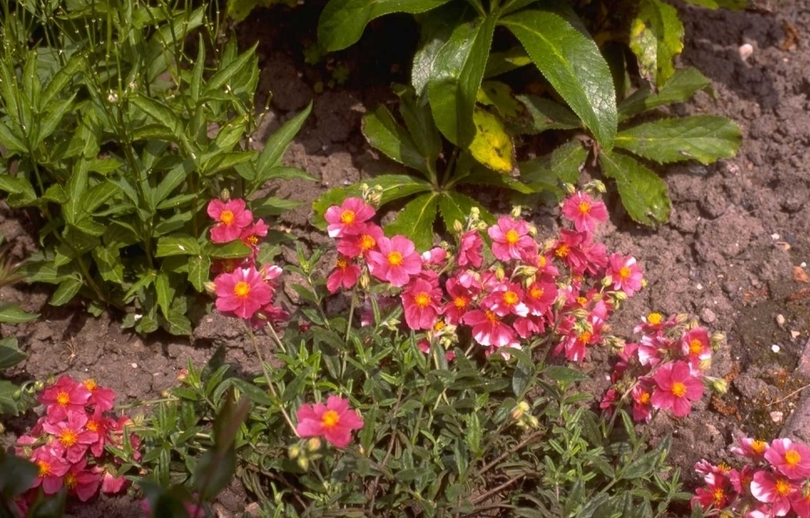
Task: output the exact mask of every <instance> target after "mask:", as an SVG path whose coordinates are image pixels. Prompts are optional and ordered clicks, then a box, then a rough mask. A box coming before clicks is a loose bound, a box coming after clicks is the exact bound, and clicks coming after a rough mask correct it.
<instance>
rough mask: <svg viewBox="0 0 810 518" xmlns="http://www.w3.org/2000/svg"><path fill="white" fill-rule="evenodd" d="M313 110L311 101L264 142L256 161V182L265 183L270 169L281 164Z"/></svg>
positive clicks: (258, 183)
mask: <svg viewBox="0 0 810 518" xmlns="http://www.w3.org/2000/svg"><path fill="white" fill-rule="evenodd" d="M311 111H312V103H311V102H310V103H309V104H308V105H307V107H306V108H304V109H303V110H301V112H300V113H298V114H297V115H296V116H295V117H293V118H292V119H290V120H288V121H287V122H285V123H284V124H283V125H282V126H281V127H280V128H279V129H278V130H276V132H275V133H273V134H272V135H271V136H270V138H268V139H267V142H265V143H264V149H262V152H261V154H260V155H259V158H258V160H257V161H256V184H257V185H261V184H263V183H264V182H265V181H266V180H267V179H269V177H268V176H267V175H269V173H270V170H271V169H272V168H274V167H277V166H279V165H281V159H282V158H283V157H284V153H286V152H287V148H288V147H289V146H290V143H291V142H292V140H293V138H295V136H296V135H297V134H298V132H299V131H301V127H302V126H303V125H304V122H305V121H306V120H307V117H309V114H310V112H311Z"/></svg>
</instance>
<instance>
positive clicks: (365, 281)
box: [357, 270, 371, 290]
mask: <svg viewBox="0 0 810 518" xmlns="http://www.w3.org/2000/svg"><path fill="white" fill-rule="evenodd" d="M357 282H358V284H359V285H360V288H362V289H363V290H367V289H368V286H369V284H371V278H370V277H369V276H368V272H366V271H365V270H364V271H363V273H362V275H360V280H359V281H357Z"/></svg>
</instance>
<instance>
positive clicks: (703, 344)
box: [681, 327, 712, 371]
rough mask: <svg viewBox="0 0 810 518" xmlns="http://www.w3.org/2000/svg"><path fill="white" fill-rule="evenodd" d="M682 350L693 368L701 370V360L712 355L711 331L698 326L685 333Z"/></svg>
mask: <svg viewBox="0 0 810 518" xmlns="http://www.w3.org/2000/svg"><path fill="white" fill-rule="evenodd" d="M681 351H682V352H683V355H684V356H685V357H686V359H687V360H688V361H689V365H690V366H691V367H692V370H693V371H699V370H700V364H701V362H703V361H704V360H708V359H709V358H711V357H712V347H711V341H710V340H709V332H708V331H706V330H705V329H704V328H702V327H696V328H694V329H690V330H689V331H687V332H686V333H684V335H683V338H682V339H681Z"/></svg>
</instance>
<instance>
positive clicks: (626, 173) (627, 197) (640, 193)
mask: <svg viewBox="0 0 810 518" xmlns="http://www.w3.org/2000/svg"><path fill="white" fill-rule="evenodd" d="M599 163H600V164H601V165H602V170H603V172H604V173H605V176H607V177H608V178H612V179H614V180H615V181H616V187H617V188H618V190H619V196H620V197H621V199H622V205H624V208H625V209H627V213H628V214H629V215H630V217H631V218H633V219H634V220H635V221H638V222H639V223H644V224H645V225H652V224H653V223H655V222H656V221H659V222H663V221H666V220H667V219H669V211H670V208H671V205H670V201H669V196H668V195H667V184H666V183H665V182H664V181H663V180H661V178H659V177H658V175H656V174H655V173H654V172H652V171H650V170H649V169H647V168H646V167H644V166H643V165H641V164H640V163H639V162H638V161H636V160H635V159H633V158H631V157H629V156H626V155H622V154H621V153H607V152H602V153H599Z"/></svg>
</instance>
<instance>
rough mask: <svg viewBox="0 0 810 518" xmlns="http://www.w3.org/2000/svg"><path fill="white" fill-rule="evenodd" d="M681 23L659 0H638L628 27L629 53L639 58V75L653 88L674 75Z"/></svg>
mask: <svg viewBox="0 0 810 518" xmlns="http://www.w3.org/2000/svg"><path fill="white" fill-rule="evenodd" d="M683 34H684V29H683V23H681V20H680V18H679V17H678V11H677V10H676V9H675V8H674V7H672V6H671V5H668V4H665V3H663V2H661V1H660V0H641V6H640V9H639V11H638V15H636V18H635V19H633V21H632V22H631V25H630V41H629V46H630V50H632V51H633V54H635V55H636V58H638V68H639V73H640V74H641V76H642V77H643V78H645V79H646V80H648V81H650V82H652V83H655V84H656V85H659V86H660V85H662V84H664V83H665V82H666V81H667V80H668V79H669V78H670V77H672V74H673V73H674V72H675V67H674V61H675V56H677V55H678V54H680V53H681V51H682V50H683Z"/></svg>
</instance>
